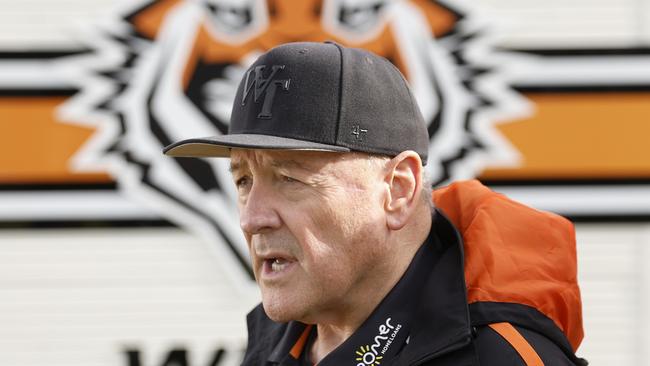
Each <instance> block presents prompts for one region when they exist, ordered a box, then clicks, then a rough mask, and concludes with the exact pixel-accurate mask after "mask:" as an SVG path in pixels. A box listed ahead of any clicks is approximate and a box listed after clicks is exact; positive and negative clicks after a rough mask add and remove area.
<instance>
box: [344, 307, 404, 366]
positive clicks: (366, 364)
mask: <svg viewBox="0 0 650 366" xmlns="http://www.w3.org/2000/svg"><path fill="white" fill-rule="evenodd" d="M390 322H391V318H388V319H386V321H385V322H384V324H381V325H380V326H379V329H378V330H377V335H376V336H375V338H374V340H373V341H374V342H373V343H372V345H365V346H360V347H359V350H358V351H356V352H355V354H356V355H357V357H355V360H356V361H357V362H358V363H357V366H376V365H380V364H381V361H382V359H383V358H384V355H385V354H386V352H387V351H388V349H389V348H390V346H391V345H392V343H393V340H395V337H397V334H398V333H399V331H400V330H401V329H402V325H401V324H397V325H392V324H391V323H390Z"/></svg>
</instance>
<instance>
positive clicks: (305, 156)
mask: <svg viewBox="0 0 650 366" xmlns="http://www.w3.org/2000/svg"><path fill="white" fill-rule="evenodd" d="M344 154H345V153H336V152H324V151H302V150H263V149H232V151H231V152H230V168H231V170H232V171H236V170H241V169H253V168H278V167H284V168H293V169H299V170H305V171H310V172H318V171H320V170H322V169H323V168H325V167H327V166H329V165H331V164H334V163H336V162H338V161H341V160H345V156H344Z"/></svg>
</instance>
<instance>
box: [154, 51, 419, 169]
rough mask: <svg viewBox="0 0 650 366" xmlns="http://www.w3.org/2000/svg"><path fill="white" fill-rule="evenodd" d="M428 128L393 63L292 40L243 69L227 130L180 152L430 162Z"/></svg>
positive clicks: (174, 152)
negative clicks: (302, 153) (410, 156)
mask: <svg viewBox="0 0 650 366" xmlns="http://www.w3.org/2000/svg"><path fill="white" fill-rule="evenodd" d="M428 144H429V138H428V132H427V128H426V125H425V123H424V119H423V118H422V114H421V113H420V109H419V108H418V106H417V103H416V102H415V99H414V98H413V95H412V94H411V91H410V89H409V87H408V85H407V83H406V81H405V80H404V77H403V76H402V74H401V73H400V72H399V71H398V70H397V68H396V67H395V66H394V65H393V64H391V63H390V62H389V61H388V60H386V59H384V58H382V57H379V56H377V55H375V54H372V53H370V52H368V51H365V50H362V49H357V48H348V47H343V46H341V45H339V44H336V43H307V42H300V43H287V44H284V45H281V46H278V47H275V48H273V49H271V50H269V51H268V52H267V53H265V54H263V55H261V56H260V57H259V58H258V59H257V61H255V63H254V64H253V65H252V66H251V67H250V68H249V69H248V71H247V72H246V73H245V74H244V77H243V78H242V81H241V83H240V84H239V88H238V90H237V95H236V96H235V102H234V104H233V108H232V114H231V118H230V129H229V131H228V134H227V135H220V136H211V137H203V138H191V139H187V140H183V141H179V142H176V143H174V144H171V145H169V146H167V147H165V149H164V150H163V151H164V153H165V154H166V155H169V156H175V157H227V156H229V155H230V148H233V147H238V148H249V149H278V150H318V151H341V152H346V151H361V152H366V153H376V154H383V155H388V156H395V155H397V154H399V153H401V152H402V151H405V150H413V151H415V152H417V153H418V154H419V155H420V158H421V159H422V161H423V163H426V161H427V151H428Z"/></svg>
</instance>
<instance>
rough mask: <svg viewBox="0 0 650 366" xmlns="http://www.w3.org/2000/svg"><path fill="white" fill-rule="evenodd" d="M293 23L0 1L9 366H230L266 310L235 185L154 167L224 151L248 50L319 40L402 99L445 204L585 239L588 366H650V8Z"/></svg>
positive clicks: (545, 5) (177, 4)
mask: <svg viewBox="0 0 650 366" xmlns="http://www.w3.org/2000/svg"><path fill="white" fill-rule="evenodd" d="M384 3H386V4H389V5H390V6H393V7H392V8H388V9H390V11H388V10H381V9H386V7H384V8H381V7H378V5H377V4H384ZM188 4H189V5H188ZM300 4H303V5H300V6H297V5H296V6H289V7H287V3H286V2H283V1H270V2H268V3H266V2H263V3H262V2H252V1H251V2H248V1H208V2H207V3H201V2H199V1H175V0H161V1H154V2H147V1H144V2H134V1H126V2H115V1H108V0H92V1H90V0H85V1H80V0H56V1H54V0H47V1H46V0H23V1H20V2H14V1H8V0H4V1H0V136H2V144H0V324H2V325H3V326H2V327H0V360H2V361H1V363H2V364H7V365H45V364H47V365H75V364H78V365H129V366H135V365H151V366H154V365H155V366H159V365H161V366H162V365H222V364H223V365H235V364H238V361H239V359H240V357H241V352H242V350H243V347H244V346H245V334H246V330H245V324H244V316H245V314H246V313H247V312H248V311H249V310H250V309H251V308H252V307H253V306H254V304H256V302H257V301H258V296H257V293H256V292H255V290H254V288H253V286H252V285H251V284H250V281H247V279H246V270H245V268H244V267H243V266H242V265H241V258H245V252H244V251H243V249H242V244H241V239H240V238H239V236H238V233H237V217H236V216H237V215H236V213H235V211H234V210H233V206H232V202H230V200H229V191H228V189H229V188H228V181H229V177H227V176H225V175H224V174H222V173H223V170H224V167H223V166H221V165H220V163H218V162H204V163H196V164H194V163H191V162H188V161H172V160H171V159H165V158H163V157H162V156H161V155H160V149H159V148H160V145H161V144H162V143H163V142H164V141H165V139H167V138H168V139H172V140H173V139H177V138H182V137H186V136H193V135H196V134H197V133H202V132H212V131H216V133H218V131H221V130H223V128H225V125H224V123H227V122H224V121H227V113H228V110H227V109H228V108H227V105H228V104H229V99H228V98H229V90H231V88H232V80H236V79H237V78H238V75H239V74H238V72H240V71H238V70H241V69H242V68H243V67H244V66H243V65H245V64H246V62H248V60H250V58H251V57H252V56H251V55H253V54H254V53H255V52H257V51H258V50H259V49H261V48H265V47H270V46H272V45H274V44H278V43H281V42H283V41H288V40H295V39H321V38H323V37H326V38H334V39H338V40H339V41H341V42H346V43H351V44H359V45H363V46H366V47H369V48H371V49H373V50H375V51H376V52H380V53H383V54H384V55H386V56H387V57H389V58H390V59H391V60H392V61H393V62H395V63H396V64H397V65H398V66H400V68H401V69H402V71H403V72H405V74H406V75H407V77H409V81H410V82H411V83H412V84H414V88H415V90H416V94H417V95H418V97H419V101H420V102H421V103H424V106H423V109H424V111H423V112H424V114H425V115H427V116H429V118H430V120H431V121H433V122H432V126H434V127H430V131H434V132H436V133H437V135H435V136H438V137H434V138H433V143H432V149H434V150H433V151H434V152H436V153H437V155H438V156H441V162H440V164H438V165H434V166H433V167H432V168H431V169H432V171H431V172H430V173H431V174H432V175H434V177H437V178H439V181H440V182H441V183H444V182H446V181H448V180H450V179H461V178H470V177H473V176H478V177H479V178H480V179H481V180H482V181H484V182H485V183H486V184H488V185H489V186H491V187H492V188H494V189H496V190H498V191H501V192H504V193H506V194H508V195H509V196H511V197H513V198H515V199H518V200H521V201H523V202H525V203H527V204H530V205H532V206H534V207H538V208H541V209H549V210H552V211H555V212H558V213H560V214H564V215H566V216H568V217H569V218H571V219H572V220H573V221H574V222H575V223H576V229H577V236H578V250H579V252H578V253H579V271H580V281H581V286H582V291H583V302H584V316H585V333H586V337H585V340H584V342H583V344H582V346H581V348H580V349H579V352H578V353H579V355H581V356H583V357H586V358H587V359H589V360H590V361H591V364H592V365H610V364H635V365H643V364H649V363H648V361H647V360H648V359H650V354H649V353H648V352H649V351H648V349H650V338H649V336H648V335H647V333H648V330H650V320H649V317H650V312H649V311H648V309H649V308H650V306H649V298H648V296H649V294H650V272H649V270H648V269H647V265H645V264H646V263H647V262H648V260H650V250H649V249H648V248H650V224H649V218H650V144H649V143H648V139H649V138H648V136H650V1H648V0H643V1H636V0H635V1H632V0H621V1H617V2H612V1H604V0H590V1H587V0H573V1H571V2H563V1H544V2H538V1H528V2H517V1H510V0H475V1H447V2H427V1H412V2H406V1H402V2H400V1H395V2H383V1H376V2H368V1H330V2H326V5H327V6H323V7H322V9H321V10H319V11H316V12H315V13H314V6H315V5H314V4H319V3H318V2H308V1H305V2H301V3H300ZM304 4H307V5H304ZM405 4H406V5H405ZM328 6H329V7H328ZM382 6H388V5H382ZM206 9H207V11H209V12H210V13H209V14H211V16H209V17H207V18H202V16H205V14H204V13H203V11H205V10H206ZM260 9H261V10H260ZM271 9H274V12H271V11H270V10H271ZM301 9H302V10H301ZM327 9H329V10H327ZM332 9H334V10H332ZM378 9H379V10H378ZM262 10H265V11H266V12H270V13H273V14H274V16H273V17H270V18H264V17H263V16H262V17H261V19H262V20H260V17H259V14H260V12H262V13H264V11H262ZM335 10H336V12H334V11H335ZM300 11H303V12H302V13H301V12H300ZM328 11H330V12H334V13H332V14H329V15H328ZM381 11H384V13H382V12H381ZM202 14H203V15H202ZM382 14H384V15H382ZM385 14H388V15H385ZM328 16H329V18H328ZM382 17H389V20H388V21H389V24H390V25H391V28H390V29H391V30H392V31H391V32H387V31H385V29H388V28H382V27H381V26H378V25H377V24H379V25H381V24H383V23H382V22H384V21H387V20H386V19H385V18H382ZM205 19H209V20H210V21H209V22H207V23H202V22H205ZM264 19H266V20H264ZM314 19H329V20H327V21H326V20H323V21H322V22H320V20H319V21H316V20H314ZM319 22H320V23H319ZM328 22H329V23H328ZM201 24H207V25H205V26H204V27H203V28H202V27H201V26H200V25H201ZM434 36H435V37H434ZM355 37H356V38H355ZM423 40H426V43H425V46H426V47H429V46H430V47H431V48H430V49H429V48H427V50H429V52H428V53H427V55H426V57H425V56H422V57H424V58H422V57H420V56H421V55H420V56H418V57H420V58H418V57H415V56H414V55H419V54H418V53H417V52H415V51H414V50H417V49H418V46H422V45H423V43H417V42H423ZM434 44H435V46H434ZM414 45H415V46H414ZM423 60H424V61H423ZM427 65H429V66H431V65H433V66H431V67H430V68H428V69H427V67H429V66H427ZM427 70H428V71H427ZM432 70H433V71H432ZM427 72H429V73H427ZM430 72H434V74H433V75H434V76H435V78H429V79H427V78H424V77H421V76H422V75H429V76H430V75H431V73H430ZM430 79H435V80H437V83H433V84H427V82H424V81H423V80H428V81H431V80H430ZM215 80H216V82H213V83H211V82H212V81H215ZM432 85H433V86H432ZM438 86H440V87H439V88H438ZM436 88H438V89H436ZM448 105H451V106H452V107H450V108H448V109H442V107H441V106H448ZM224 106H226V107H224ZM224 108H225V109H224ZM449 110H451V111H452V112H446V111H449ZM441 111H445V112H444V113H447V114H444V113H443V112H441ZM438 115H440V116H441V117H439V118H438V119H436V116H438ZM450 116H451V117H450ZM454 116H456V117H454ZM454 118H456V119H454ZM436 121H438V122H436ZM436 123H438V125H436ZM435 126H437V127H435ZM448 126H456V127H448ZM443 137H444V138H443ZM193 164H194V165H193Z"/></svg>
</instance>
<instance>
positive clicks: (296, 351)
mask: <svg viewBox="0 0 650 366" xmlns="http://www.w3.org/2000/svg"><path fill="white" fill-rule="evenodd" d="M311 327H312V325H311V324H310V325H308V326H307V327H306V328H305V330H303V331H302V334H301V335H300V337H299V338H298V340H297V341H296V344H294V345H293V347H291V351H289V354H290V355H291V356H292V357H293V358H295V359H296V360H297V359H298V357H300V354H301V353H302V349H303V348H304V347H305V343H306V342H307V337H309V332H310V331H311Z"/></svg>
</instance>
